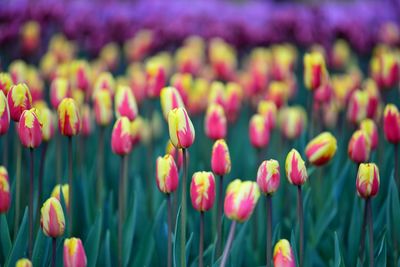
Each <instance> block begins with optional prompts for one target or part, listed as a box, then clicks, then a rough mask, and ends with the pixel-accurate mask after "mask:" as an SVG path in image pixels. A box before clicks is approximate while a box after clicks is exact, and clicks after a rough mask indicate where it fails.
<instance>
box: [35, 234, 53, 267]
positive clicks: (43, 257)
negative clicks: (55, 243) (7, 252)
mask: <svg viewBox="0 0 400 267" xmlns="http://www.w3.org/2000/svg"><path fill="white" fill-rule="evenodd" d="M50 251H51V239H50V238H49V237H47V236H45V235H44V234H43V231H42V229H39V231H38V233H37V235H36V241H35V246H34V247H33V254H32V265H33V266H45V263H46V262H48V256H49V252H50Z"/></svg>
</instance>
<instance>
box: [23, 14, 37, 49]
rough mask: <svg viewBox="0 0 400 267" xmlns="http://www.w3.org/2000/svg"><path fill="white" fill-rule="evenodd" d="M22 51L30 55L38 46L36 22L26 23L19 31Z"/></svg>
mask: <svg viewBox="0 0 400 267" xmlns="http://www.w3.org/2000/svg"><path fill="white" fill-rule="evenodd" d="M21 37H22V49H23V52H24V53H26V54H32V53H33V52H35V51H36V50H37V49H38V47H39V45H40V24H39V23H38V22H37V21H33V20H32V21H28V22H26V23H25V24H24V25H23V26H22V29H21Z"/></svg>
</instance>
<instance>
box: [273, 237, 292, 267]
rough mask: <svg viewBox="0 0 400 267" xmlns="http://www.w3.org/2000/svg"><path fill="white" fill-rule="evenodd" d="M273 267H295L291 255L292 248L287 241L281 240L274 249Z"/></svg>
mask: <svg viewBox="0 0 400 267" xmlns="http://www.w3.org/2000/svg"><path fill="white" fill-rule="evenodd" d="M274 266H275V267H295V266H296V260H295V258H294V255H293V251H292V247H291V246H290V243H289V241H287V240H286V239H281V240H279V241H278V243H276V245H275V248H274Z"/></svg>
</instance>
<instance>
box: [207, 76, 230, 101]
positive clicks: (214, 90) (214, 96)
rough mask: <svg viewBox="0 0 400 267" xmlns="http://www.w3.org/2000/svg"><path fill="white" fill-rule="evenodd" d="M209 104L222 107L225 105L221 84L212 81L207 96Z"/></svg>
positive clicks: (224, 94) (223, 87) (223, 88)
mask: <svg viewBox="0 0 400 267" xmlns="http://www.w3.org/2000/svg"><path fill="white" fill-rule="evenodd" d="M208 102H209V103H217V104H219V105H221V106H222V107H225V104H226V93H225V86H224V84H223V83H222V82H219V81H214V82H212V83H211V85H210V93H209V95H208Z"/></svg>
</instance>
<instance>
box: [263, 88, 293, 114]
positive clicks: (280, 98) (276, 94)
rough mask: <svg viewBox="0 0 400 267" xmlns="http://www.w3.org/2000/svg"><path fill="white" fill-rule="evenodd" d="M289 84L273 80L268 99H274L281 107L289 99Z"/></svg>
mask: <svg viewBox="0 0 400 267" xmlns="http://www.w3.org/2000/svg"><path fill="white" fill-rule="evenodd" d="M288 97H289V85H288V83H287V82H283V81H273V82H271V83H270V85H269V87H268V92H267V97H266V100H268V101H272V102H273V103H274V104H275V105H276V107H277V108H278V109H279V108H281V107H282V106H283V105H284V104H285V103H286V102H287V100H288Z"/></svg>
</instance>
